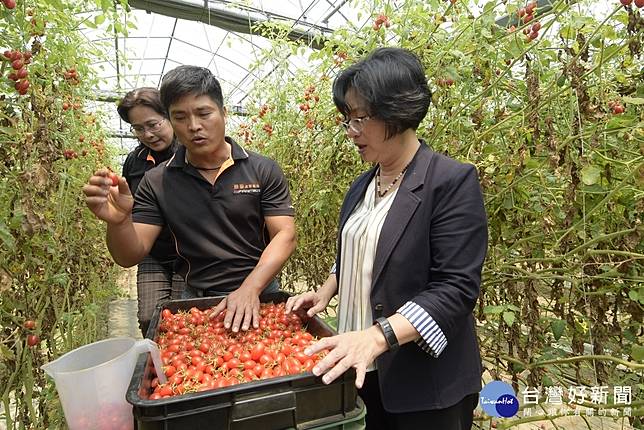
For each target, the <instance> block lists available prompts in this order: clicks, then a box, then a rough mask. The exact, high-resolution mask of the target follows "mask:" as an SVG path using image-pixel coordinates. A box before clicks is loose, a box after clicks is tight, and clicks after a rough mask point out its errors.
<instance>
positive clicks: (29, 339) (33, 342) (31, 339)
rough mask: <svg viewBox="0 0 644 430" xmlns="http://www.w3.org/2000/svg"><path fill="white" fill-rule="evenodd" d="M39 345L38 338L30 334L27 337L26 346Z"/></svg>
mask: <svg viewBox="0 0 644 430" xmlns="http://www.w3.org/2000/svg"><path fill="white" fill-rule="evenodd" d="M39 343H40V338H39V337H38V336H36V335H35V334H30V335H28V336H27V345H29V346H36V345H38V344H39Z"/></svg>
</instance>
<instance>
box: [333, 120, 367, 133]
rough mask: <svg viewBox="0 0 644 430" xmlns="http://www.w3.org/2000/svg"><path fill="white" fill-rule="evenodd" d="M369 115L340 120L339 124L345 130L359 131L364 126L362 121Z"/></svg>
mask: <svg viewBox="0 0 644 430" xmlns="http://www.w3.org/2000/svg"><path fill="white" fill-rule="evenodd" d="M370 119H371V117H369V116H363V117H360V118H352V119H350V120H348V121H342V122H341V123H340V124H342V126H343V127H344V129H345V130H346V131H349V130H352V131H353V132H354V133H360V132H361V131H362V129H363V128H364V123H365V122H367V121H369V120H370Z"/></svg>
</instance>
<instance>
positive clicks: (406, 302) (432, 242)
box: [286, 48, 487, 430]
mask: <svg viewBox="0 0 644 430" xmlns="http://www.w3.org/2000/svg"><path fill="white" fill-rule="evenodd" d="M430 99H431V92H430V90H429V87H428V85H427V80H426V78H425V71H424V69H423V67H422V65H421V63H420V61H419V60H418V59H417V58H416V56H415V55H413V54H412V53H411V52H409V51H405V50H403V49H397V48H381V49H378V50H376V51H374V52H373V53H372V54H371V55H369V57H367V58H366V59H364V60H362V61H360V62H358V63H356V64H354V65H352V66H350V67H349V68H348V69H346V70H344V71H343V72H342V73H340V75H339V76H338V77H337V78H336V80H335V82H334V85H333V101H334V102H335V105H336V106H337V108H338V110H339V111H340V112H341V113H342V114H343V115H344V117H345V121H344V127H345V128H346V132H347V136H348V138H349V139H351V140H352V141H353V143H354V144H355V146H356V148H357V150H358V152H359V154H360V156H361V157H362V159H363V160H364V161H366V162H369V163H372V164H373V167H372V168H371V169H369V170H368V171H367V172H365V173H363V174H362V175H360V176H359V177H358V178H357V179H356V180H355V182H354V183H353V184H352V185H351V187H350V188H349V191H348V192H347V194H346V195H345V198H344V202H343V204H342V208H341V210H340V225H339V229H338V232H339V233H338V245H337V256H336V262H335V266H334V270H332V272H334V274H332V275H331V276H329V278H328V279H327V280H326V282H325V283H324V284H323V285H322V286H321V287H320V288H319V289H318V290H317V291H316V292H306V293H303V294H301V295H299V296H295V297H291V298H290V299H289V300H288V302H287V305H286V310H287V312H288V311H297V310H300V309H301V310H308V311H307V314H308V315H309V316H313V315H314V314H315V313H317V312H320V311H321V310H323V309H324V308H325V307H326V306H327V304H328V303H329V301H330V300H331V298H332V297H333V296H334V295H335V294H338V308H337V316H338V332H339V333H340V334H339V335H337V336H333V337H328V338H324V339H322V340H320V341H318V342H317V343H316V344H314V345H312V346H310V347H308V348H307V349H306V350H305V353H306V354H309V355H310V354H315V353H317V352H319V351H322V350H324V349H328V350H329V353H328V354H327V355H326V356H325V358H323V359H322V360H321V361H320V362H319V363H318V364H317V365H316V366H315V367H314V368H313V373H314V374H316V375H322V374H324V376H323V377H322V381H323V382H324V383H327V384H328V383H330V382H331V381H333V380H334V379H335V378H337V377H338V376H340V375H341V374H342V373H344V372H345V371H346V370H347V369H349V368H352V367H353V368H355V369H356V386H357V387H358V393H359V394H360V396H361V397H362V399H363V400H364V402H365V405H366V406H367V417H366V418H367V419H366V422H367V429H368V430H374V429H388V430H391V429H405V430H407V429H424V430H428V429H430V430H431V429H436V430H469V429H470V428H471V426H472V418H473V411H474V408H475V407H476V405H477V403H478V392H479V391H480V389H481V358H480V355H479V349H478V345H477V339H476V328H475V325H474V317H473V315H472V311H473V309H474V305H475V303H476V300H477V298H478V296H479V288H480V281H481V268H482V265H483V260H484V258H485V253H486V249H487V221H486V215H485V209H484V207H483V198H482V194H481V189H480V186H479V182H478V177H477V172H476V168H475V167H474V166H472V165H470V164H464V163H460V162H458V161H456V160H453V159H451V158H449V157H446V156H444V155H442V154H440V153H437V152H434V151H433V150H431V149H430V148H429V147H428V146H427V145H426V144H425V142H424V141H423V140H422V139H419V137H418V136H417V134H416V129H417V128H418V125H419V124H420V122H421V121H422V120H423V118H424V117H425V115H426V114H427V111H428V108H429V103H430Z"/></svg>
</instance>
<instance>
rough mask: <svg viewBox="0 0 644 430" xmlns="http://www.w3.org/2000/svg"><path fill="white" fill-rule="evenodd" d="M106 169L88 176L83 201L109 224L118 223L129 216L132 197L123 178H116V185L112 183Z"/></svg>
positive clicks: (132, 203) (132, 201) (132, 202)
mask: <svg viewBox="0 0 644 430" xmlns="http://www.w3.org/2000/svg"><path fill="white" fill-rule="evenodd" d="M110 175H114V174H113V173H111V172H110V171H109V170H107V169H100V170H98V171H97V172H96V173H94V175H93V176H92V177H91V178H89V181H88V183H87V184H86V185H85V186H84V187H83V193H84V194H85V203H86V204H87V207H88V208H89V209H90V210H91V211H92V212H93V213H94V215H96V217H97V218H98V219H102V220H103V221H106V222H107V223H109V224H120V223H122V222H124V221H125V220H126V219H128V218H129V216H130V214H131V213H132V206H133V205H134V198H133V197H132V193H131V192H130V187H128V185H127V182H126V181H125V178H123V177H120V178H118V186H114V185H112V179H111V177H110Z"/></svg>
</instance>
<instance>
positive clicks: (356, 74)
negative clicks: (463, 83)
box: [333, 48, 432, 139]
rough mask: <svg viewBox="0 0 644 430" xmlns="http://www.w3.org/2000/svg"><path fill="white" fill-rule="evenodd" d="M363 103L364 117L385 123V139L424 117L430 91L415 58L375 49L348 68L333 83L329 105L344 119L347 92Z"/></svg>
mask: <svg viewBox="0 0 644 430" xmlns="http://www.w3.org/2000/svg"><path fill="white" fill-rule="evenodd" d="M350 89H353V90H355V91H356V92H357V94H358V95H359V96H360V97H362V98H363V99H364V100H365V101H366V102H367V109H368V110H369V111H368V115H369V116H370V117H373V118H375V119H379V120H381V121H383V122H384V123H385V133H386V138H387V139H389V138H390V137H392V136H395V135H397V134H400V133H402V132H403V131H405V130H407V129H409V128H411V129H414V130H416V129H417V128H418V125H419V124H420V122H421V121H422V120H423V118H425V115H427V110H428V109H429V103H430V101H431V98H432V92H431V90H430V89H429V86H428V85H427V78H426V77H425V70H424V69H423V66H422V64H421V62H420V60H419V59H418V57H417V56H416V55H415V54H414V53H412V52H411V51H408V50H406V49H401V48H378V49H376V50H374V51H373V52H372V53H371V54H370V55H369V56H368V57H367V58H365V59H363V60H361V61H360V62H358V63H356V64H354V65H352V66H349V67H348V68H347V69H345V70H344V71H342V72H341V73H340V75H338V77H337V78H336V79H335V81H334V82H333V102H334V103H335V105H336V107H337V108H338V110H339V111H340V112H341V113H342V114H343V115H344V116H345V117H348V116H349V114H350V112H351V108H350V106H349V105H348V104H347V102H346V94H347V91H349V90H350Z"/></svg>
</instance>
